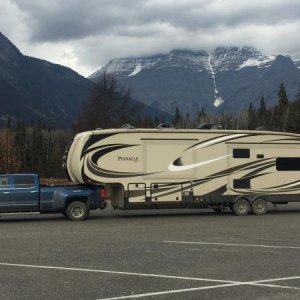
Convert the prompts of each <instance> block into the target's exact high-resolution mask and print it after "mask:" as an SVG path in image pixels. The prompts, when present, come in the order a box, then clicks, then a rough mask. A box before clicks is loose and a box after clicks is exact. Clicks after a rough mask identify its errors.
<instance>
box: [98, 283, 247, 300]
mask: <svg viewBox="0 0 300 300" xmlns="http://www.w3.org/2000/svg"><path fill="white" fill-rule="evenodd" d="M237 285H242V283H227V284H219V285H209V286H201V287H196V288H188V289H180V290H170V291H162V292H153V293H145V294H136V295H129V296H120V297H113V298H101V299H97V300H118V299H135V298H143V297H151V296H160V295H167V294H176V293H185V292H195V291H201V290H208V289H217V288H224V287H229V286H237Z"/></svg>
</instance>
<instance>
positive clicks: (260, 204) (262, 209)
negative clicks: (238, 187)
mask: <svg viewBox="0 0 300 300" xmlns="http://www.w3.org/2000/svg"><path fill="white" fill-rule="evenodd" d="M251 207H252V211H253V213H254V214H255V215H264V214H265V213H266V212H267V211H268V205H267V202H266V201H265V199H263V198H257V199H255V200H254V201H253V202H252V205H251Z"/></svg>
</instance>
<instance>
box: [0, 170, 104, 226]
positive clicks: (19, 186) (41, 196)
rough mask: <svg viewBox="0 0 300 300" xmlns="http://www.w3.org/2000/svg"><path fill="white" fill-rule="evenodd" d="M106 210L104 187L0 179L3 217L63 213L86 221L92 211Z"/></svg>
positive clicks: (24, 177)
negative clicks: (51, 184)
mask: <svg viewBox="0 0 300 300" xmlns="http://www.w3.org/2000/svg"><path fill="white" fill-rule="evenodd" d="M105 207H106V201H105V189H104V188H103V186H98V185H72V186H43V185H40V182H39V176H38V175H36V174H5V175H0V215H1V214H4V213H5V214H6V213H41V214H48V213H62V214H63V215H65V216H66V217H67V218H69V219H70V220H73V221H79V220H84V219H85V218H87V217H88V216H89V212H90V210H94V209H98V208H100V209H104V208H105Z"/></svg>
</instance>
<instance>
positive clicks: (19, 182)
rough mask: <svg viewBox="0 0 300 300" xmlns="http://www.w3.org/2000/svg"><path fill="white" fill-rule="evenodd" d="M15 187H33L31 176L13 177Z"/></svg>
mask: <svg viewBox="0 0 300 300" xmlns="http://www.w3.org/2000/svg"><path fill="white" fill-rule="evenodd" d="M15 187H16V188H31V187H34V177H33V176H16V177H15Z"/></svg>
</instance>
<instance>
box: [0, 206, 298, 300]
mask: <svg viewBox="0 0 300 300" xmlns="http://www.w3.org/2000/svg"><path fill="white" fill-rule="evenodd" d="M136 298H142V299H143V298H144V299H299V298H300V204H294V205H289V206H282V207H278V208H277V211H271V212H269V213H268V214H267V215H264V216H254V215H248V216H245V217H236V216H233V215H231V214H230V213H224V214H221V215H217V214H215V213H213V212H211V211H210V210H202V211H201V210H196V211H190V210H173V211H170V210H167V211H164V210H159V211H132V212H125V213H124V212H122V211H113V210H112V209H110V208H108V209H107V210H105V211H97V212H93V213H92V215H91V218H90V219H89V220H87V221H83V222H71V221H68V220H67V219H65V218H64V217H63V216H61V215H38V216H4V217H2V218H0V299H136Z"/></svg>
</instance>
